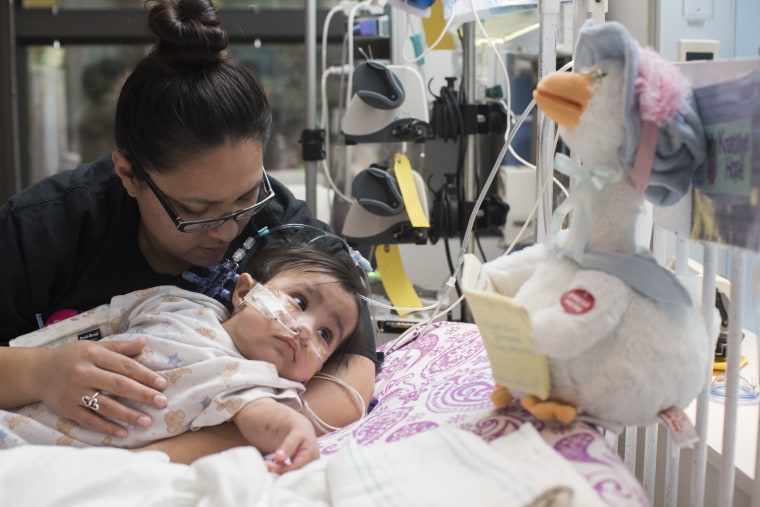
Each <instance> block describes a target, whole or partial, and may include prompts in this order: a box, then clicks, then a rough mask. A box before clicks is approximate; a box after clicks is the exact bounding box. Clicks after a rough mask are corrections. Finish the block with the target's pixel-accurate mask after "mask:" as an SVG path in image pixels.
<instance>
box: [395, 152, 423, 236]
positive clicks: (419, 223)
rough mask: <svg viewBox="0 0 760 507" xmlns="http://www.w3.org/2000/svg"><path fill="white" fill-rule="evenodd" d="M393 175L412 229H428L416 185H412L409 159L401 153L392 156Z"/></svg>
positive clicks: (412, 179)
mask: <svg viewBox="0 0 760 507" xmlns="http://www.w3.org/2000/svg"><path fill="white" fill-rule="evenodd" d="M393 159H394V164H393V174H394V175H395V176H396V181H398V186H399V188H400V189H401V197H403V198H404V206H405V209H406V214H407V215H409V221H410V222H411V223H412V226H413V227H430V222H428V219H427V216H425V211H424V210H423V209H422V203H421V202H420V196H419V194H417V185H415V184H414V177H413V176H412V166H411V164H409V159H408V158H407V156H406V155H404V154H403V153H396V154H395V155H394V156H393Z"/></svg>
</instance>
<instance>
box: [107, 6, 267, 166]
mask: <svg viewBox="0 0 760 507" xmlns="http://www.w3.org/2000/svg"><path fill="white" fill-rule="evenodd" d="M145 8H146V10H147V11H148V24H149V25H150V29H151V31H152V32H153V34H154V35H155V37H156V38H157V42H156V44H155V46H154V47H153V49H152V50H151V52H150V53H149V54H148V55H147V56H146V57H145V58H143V59H142V60H141V61H140V63H139V64H138V65H137V66H136V67H135V69H134V70H133V71H132V73H131V74H130V76H129V77H128V78H127V80H126V82H125V83H124V85H123V87H122V89H121V94H120V95H119V101H118V103H117V105H116V120H115V135H116V146H117V147H118V149H119V150H121V151H122V152H124V153H125V154H126V155H127V156H128V157H129V158H130V160H131V161H132V162H134V163H136V164H138V165H139V166H141V167H143V168H146V169H153V170H156V171H170V170H171V169H172V168H175V167H178V166H180V165H181V164H182V163H183V162H184V161H185V160H187V159H188V158H189V157H192V156H193V155H196V154H197V153H200V152H202V151H206V150H208V149H211V148H217V147H219V146H222V145H224V144H226V143H238V142H242V141H248V140H254V141H260V142H261V145H262V149H266V145H267V142H268V140H269V135H270V128H271V123H272V112H271V109H270V105H269V101H268V100H267V97H266V94H265V93H264V88H263V86H262V85H261V83H260V82H259V79H258V77H257V76H256V74H255V73H254V72H253V71H252V70H251V69H249V68H248V67H246V66H245V65H243V64H242V63H240V62H238V61H237V60H235V59H234V58H231V57H230V56H229V55H228V54H227V46H228V43H229V38H228V36H227V33H226V32H225V31H224V30H223V29H222V27H221V26H220V22H219V19H218V18H217V13H216V9H215V8H214V5H213V4H212V2H211V1H210V0H147V1H146V2H145Z"/></svg>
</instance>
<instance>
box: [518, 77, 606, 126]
mask: <svg viewBox="0 0 760 507" xmlns="http://www.w3.org/2000/svg"><path fill="white" fill-rule="evenodd" d="M592 83H593V77H592V75H591V74H585V73H584V74H579V73H573V72H552V73H551V74H548V75H547V76H546V77H545V78H543V79H542V80H541V81H539V83H538V86H536V89H535V90H534V91H533V97H535V99H536V104H538V107H539V108H541V110H542V111H543V112H544V113H545V114H546V116H548V117H549V118H551V119H552V120H554V121H555V122H557V123H558V124H560V125H562V126H564V127H567V128H570V129H574V128H575V127H576V126H578V123H579V122H580V117H581V115H582V114H583V111H585V110H586V105H587V104H588V101H589V100H591V96H592V95H593V93H592V92H591V84H592Z"/></svg>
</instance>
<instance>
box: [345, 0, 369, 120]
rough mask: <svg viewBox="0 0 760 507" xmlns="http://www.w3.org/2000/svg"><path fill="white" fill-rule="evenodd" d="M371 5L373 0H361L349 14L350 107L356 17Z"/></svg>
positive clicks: (347, 97) (347, 100)
mask: <svg viewBox="0 0 760 507" xmlns="http://www.w3.org/2000/svg"><path fill="white" fill-rule="evenodd" d="M370 5H372V0H364V1H363V2H359V3H358V4H356V5H354V6H353V7H352V8H351V10H350V12H349V14H348V24H347V25H346V26H347V27H348V29H347V34H346V35H347V36H348V54H347V55H346V56H347V58H348V66H349V69H350V71H349V74H348V86H347V87H346V107H348V104H349V103H350V102H351V92H352V91H353V90H352V86H351V77H352V73H353V69H354V19H355V18H356V13H357V12H358V11H359V9H363V8H364V7H367V6H370Z"/></svg>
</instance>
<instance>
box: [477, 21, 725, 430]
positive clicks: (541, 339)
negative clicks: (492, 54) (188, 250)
mask: <svg viewBox="0 0 760 507" xmlns="http://www.w3.org/2000/svg"><path fill="white" fill-rule="evenodd" d="M534 96H535V98H536V102H537V105H538V107H539V108H540V109H541V110H542V111H543V112H544V113H545V114H546V115H547V116H549V117H550V118H551V119H552V120H554V121H555V122H556V123H557V124H558V128H559V133H560V135H561V137H562V139H563V141H564V142H565V143H566V145H567V146H568V147H569V148H570V150H571V152H572V154H573V155H574V156H575V157H574V158H575V159H577V160H580V163H576V162H575V161H574V159H571V158H570V157H567V156H564V155H561V154H558V155H557V157H556V160H555V169H556V170H557V171H559V172H562V173H564V174H566V175H568V176H570V177H572V179H573V181H574V183H575V186H574V187H573V189H572V191H571V193H570V196H569V197H568V198H567V199H566V200H565V201H564V202H563V203H562V204H561V205H560V206H559V207H558V208H557V209H556V210H555V213H554V216H553V220H552V223H551V225H550V227H549V231H548V234H547V238H546V240H545V241H544V242H542V243H539V244H535V245H532V246H530V247H527V248H525V249H523V250H521V251H519V252H516V253H513V254H510V255H504V256H501V257H499V258H497V259H495V260H493V261H490V262H487V263H485V264H484V265H483V266H482V267H481V273H482V275H483V276H481V277H480V281H479V283H480V287H479V289H480V290H482V291H486V292H492V293H495V294H499V295H502V296H506V297H507V298H510V299H511V301H513V302H514V303H516V304H517V305H519V306H521V307H522V308H524V310H525V312H526V313H527V315H528V318H529V321H530V329H531V334H532V336H531V338H532V348H533V350H534V351H535V352H537V353H539V354H543V355H545V356H546V358H547V364H548V371H549V384H550V387H549V394H548V396H547V397H543V398H542V397H540V396H536V395H534V394H530V393H525V392H520V390H519V389H515V388H514V386H504V385H497V387H496V389H495V390H494V393H493V395H492V400H493V402H494V404H496V405H499V406H500V405H504V404H507V403H510V402H511V401H512V400H513V399H515V398H517V399H519V400H520V402H521V403H522V406H523V407H525V408H526V409H527V410H529V411H530V412H531V413H532V414H533V415H535V416H537V417H539V418H541V419H558V420H560V421H562V422H565V423H569V422H570V421H572V420H574V419H576V418H579V417H583V418H586V419H589V420H592V421H595V422H598V423H600V424H603V425H605V426H607V427H611V428H620V427H621V426H629V425H648V424H651V423H653V422H655V421H657V418H658V417H660V416H661V414H662V413H663V412H664V411H676V412H679V411H680V410H682V409H683V408H685V407H686V406H687V405H688V404H689V403H690V402H691V401H692V400H693V399H694V398H695V397H696V396H697V394H698V393H699V392H700V391H701V389H702V388H703V387H704V386H705V384H706V381H707V379H708V378H709V372H710V371H711V365H712V351H713V350H714V342H715V338H716V336H717V330H716V332H715V333H708V332H707V331H706V329H705V325H704V319H703V318H702V316H701V314H700V311H699V308H700V306H699V305H700V303H699V301H695V296H693V295H692V294H691V292H692V291H689V290H687V289H686V287H685V286H684V284H683V283H682V281H680V280H679V279H678V278H677V277H676V276H675V275H674V274H673V273H672V272H670V271H668V270H666V269H665V268H663V267H661V266H659V265H658V264H657V263H656V261H655V260H654V259H653V258H652V256H651V254H650V253H649V251H648V245H638V244H637V243H636V235H635V228H636V222H637V219H638V217H639V215H640V212H641V209H642V205H643V204H644V201H645V200H649V201H650V202H652V203H653V204H654V205H659V206H667V205H672V204H675V203H676V202H678V201H679V200H680V199H681V198H682V197H683V196H684V195H685V194H686V193H687V191H688V190H689V186H690V182H691V178H692V174H693V173H694V172H695V171H696V170H697V169H698V168H699V167H700V166H701V164H702V163H703V162H704V159H705V155H706V141H705V136H704V132H703V130H702V124H701V121H700V118H699V116H698V114H697V112H696V109H695V106H694V102H693V96H692V89H691V86H690V84H689V83H688V82H687V80H686V79H685V77H684V76H683V75H682V74H681V73H680V71H679V70H678V69H677V67H675V66H674V65H672V64H671V63H669V62H667V61H666V60H664V59H663V58H662V57H661V56H660V55H658V54H657V53H656V52H654V51H653V50H651V49H648V48H642V47H640V46H639V45H638V43H637V42H636V41H635V40H634V39H633V38H632V37H631V35H630V34H629V33H628V31H627V30H626V29H625V28H624V27H623V25H620V24H618V23H615V22H608V23H604V24H601V25H595V24H594V23H593V22H591V21H589V22H587V23H586V24H585V25H584V26H583V27H582V29H581V31H580V33H579V36H578V40H577V45H576V50H575V60H574V71H573V72H554V73H552V74H549V75H547V76H546V77H545V78H544V79H542V80H541V81H540V82H539V83H538V85H537V87H536V90H535V92H534ZM566 220H567V221H568V222H569V226H568V227H567V228H562V224H563V223H564V222H565V221H566ZM468 262H475V261H474V260H473V259H472V257H471V256H467V258H466V259H465V264H467V263H468ZM714 322H718V319H714ZM476 323H477V319H476Z"/></svg>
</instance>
